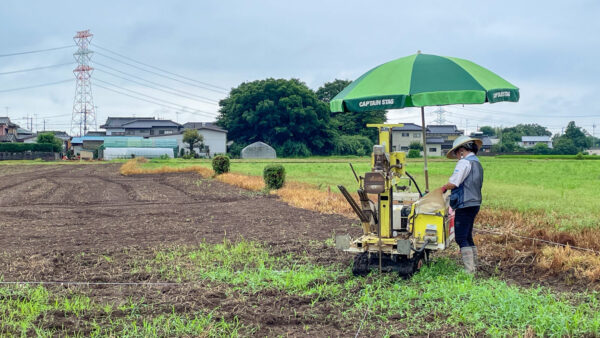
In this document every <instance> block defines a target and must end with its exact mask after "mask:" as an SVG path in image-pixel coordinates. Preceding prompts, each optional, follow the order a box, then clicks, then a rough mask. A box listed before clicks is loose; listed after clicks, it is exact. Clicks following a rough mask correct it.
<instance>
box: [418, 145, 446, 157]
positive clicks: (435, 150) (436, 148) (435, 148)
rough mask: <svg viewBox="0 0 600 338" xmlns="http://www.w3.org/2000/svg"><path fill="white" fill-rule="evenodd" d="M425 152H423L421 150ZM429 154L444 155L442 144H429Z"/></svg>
mask: <svg viewBox="0 0 600 338" xmlns="http://www.w3.org/2000/svg"><path fill="white" fill-rule="evenodd" d="M421 153H423V152H421ZM427 156H442V145H441V144H428V145H427Z"/></svg>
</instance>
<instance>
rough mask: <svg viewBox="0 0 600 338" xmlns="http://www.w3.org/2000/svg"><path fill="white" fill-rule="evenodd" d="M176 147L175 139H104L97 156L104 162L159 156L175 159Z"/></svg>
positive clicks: (118, 137) (119, 137)
mask: <svg viewBox="0 0 600 338" xmlns="http://www.w3.org/2000/svg"><path fill="white" fill-rule="evenodd" d="M177 151H178V145H177V140H176V139H145V138H141V137H124V136H123V137H121V136H117V137H106V138H105V139H104V144H103V145H102V146H101V147H100V148H99V150H98V156H99V157H100V158H103V159H105V160H114V159H120V158H133V157H145V158H155V157H161V156H164V155H166V156H168V157H170V158H173V157H175V154H177Z"/></svg>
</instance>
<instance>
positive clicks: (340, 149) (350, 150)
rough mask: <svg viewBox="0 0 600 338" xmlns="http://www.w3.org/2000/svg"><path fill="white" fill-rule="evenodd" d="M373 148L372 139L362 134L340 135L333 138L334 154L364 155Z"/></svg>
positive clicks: (369, 152)
mask: <svg viewBox="0 0 600 338" xmlns="http://www.w3.org/2000/svg"><path fill="white" fill-rule="evenodd" d="M372 150H373V141H371V139H369V138H368V137H366V136H362V135H342V136H339V137H337V138H336V139H335V147H334V149H333V154H334V155H357V156H366V155H369V154H371V151H372Z"/></svg>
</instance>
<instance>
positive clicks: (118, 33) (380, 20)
mask: <svg viewBox="0 0 600 338" xmlns="http://www.w3.org/2000/svg"><path fill="white" fill-rule="evenodd" d="M599 14H600V2H598V1H591V0H590V1H544V2H538V1H531V2H528V1H508V0H505V1H501V2H489V1H418V2H408V1H369V2H367V1H348V0H346V1H322V0H321V1H308V0H304V1H295V2H292V1H173V0H172V1H151V0H145V1H107V0H104V1H87V2H81V1H78V2H75V1H73V2H70V1H17V0H15V1H13V0H2V1H1V2H0V41H2V46H1V47H0V55H3V54H9V53H16V52H25V51H33V50H39V49H46V48H53V47H61V46H67V45H71V44H73V39H72V38H73V36H74V35H75V32H76V31H78V30H84V29H90V30H91V32H92V33H93V34H94V38H93V40H92V45H91V49H92V50H93V51H95V52H96V53H95V54H94V56H93V57H92V62H91V64H92V66H93V67H95V68H96V71H95V72H94V74H93V77H92V84H93V96H94V104H95V105H96V106H97V110H96V112H97V122H98V126H99V125H101V124H102V123H103V122H104V121H105V120H106V117H107V116H109V115H110V116H129V115H133V114H135V116H160V117H161V118H169V119H173V120H178V121H179V122H180V123H183V122H187V121H211V120H214V116H215V115H216V114H217V110H218V105H216V104H214V103H205V102H200V100H201V101H206V98H208V99H210V100H214V101H217V100H219V99H222V98H224V97H225V96H226V95H227V92H228V90H229V89H231V88H232V87H236V86H237V85H239V84H240V83H241V82H244V81H252V80H257V79H264V78H268V77H274V78H298V79H300V80H302V81H304V82H305V83H306V84H307V85H308V86H309V87H311V88H313V89H317V88H318V87H319V86H320V85H322V84H323V83H325V82H328V81H332V80H334V79H336V78H342V79H350V80H354V79H356V78H357V77H358V76H360V75H361V74H363V73H364V72H366V71H367V70H369V69H371V68H373V67H374V66H377V65H379V64H382V63H384V62H387V61H390V60H393V59H396V58H399V57H403V56H406V55H410V54H414V53H415V52H416V51H417V50H421V51H422V52H423V53H428V54H437V55H446V56H455V57H460V58H465V59H469V60H471V61H474V62H476V63H478V64H480V65H482V66H484V67H486V68H489V69H490V70H492V71H494V72H496V73H497V74H499V75H500V76H502V77H504V78H505V79H507V80H508V81H509V82H511V83H513V84H514V85H516V86H517V87H519V88H520V92H521V101H520V102H518V103H498V104H493V105H490V104H486V105H478V106H467V107H461V106H448V107H445V110H446V111H448V113H446V114H445V118H446V120H447V121H448V122H449V123H455V124H458V125H459V127H461V128H463V129H464V128H465V127H467V128H468V131H472V130H474V129H475V128H476V127H477V126H478V125H479V126H481V125H495V126H500V125H502V126H510V125H514V124H517V123H539V124H542V125H545V126H548V127H549V128H550V129H551V130H552V131H553V132H560V130H561V127H564V126H565V125H566V124H567V123H568V121H570V120H575V121H576V123H577V124H578V125H581V126H583V127H584V128H585V129H587V130H588V131H589V132H590V133H591V132H592V129H593V128H592V126H593V124H598V126H597V128H596V136H600V108H599V105H598V104H596V102H595V100H596V99H597V97H598V96H599V94H600V81H599V75H600V63H599V60H600V34H599V32H600V20H598V15H599ZM101 47H102V48H104V49H101ZM75 50H76V48H75V47H72V48H67V49H60V50H55V51H48V52H42V53H32V54H24V55H18V56H9V57H0V73H6V72H11V71H15V70H23V69H29V68H35V67H42V66H51V65H57V64H62V63H68V62H71V61H72V62H73V63H72V64H67V65H63V66H57V67H53V68H47V69H40V70H35V71H27V72H19V73H13V74H0V116H2V115H6V114H7V113H8V116H10V117H11V119H12V120H14V121H15V122H16V123H19V124H20V125H22V126H25V125H26V123H25V119H23V117H25V116H28V115H29V116H33V115H34V114H37V128H38V129H41V128H42V126H43V121H44V119H45V120H46V129H58V130H67V131H68V130H69V129H70V122H71V113H72V110H73V99H74V92H75V78H74V75H73V72H72V70H73V68H74V66H75V61H74V59H73V55H72V54H73V53H74V52H75ZM111 51H112V52H117V53H119V54H121V55H123V56H126V57H128V58H131V59H133V60H136V61H142V62H144V63H147V64H149V65H152V66H155V67H158V68H159V69H163V70H167V71H169V72H172V73H174V74H179V75H183V76H186V77H188V78H190V79H194V80H197V81H202V82H204V83H207V84H210V85H213V86H216V87H221V88H224V89H226V90H221V89H218V88H215V87H209V88H213V89H215V90H206V89H204V88H201V87H203V85H200V84H199V83H197V82H191V81H189V80H183V79H180V80H183V81H184V82H187V84H185V83H182V82H180V81H173V80H171V79H168V78H165V77H161V76H157V75H155V74H152V73H149V72H145V71H142V70H139V69H137V68H134V67H132V65H133V66H137V67H142V68H143V66H141V65H140V64H137V63H135V62H133V61H131V60H127V59H125V58H123V57H122V56H119V55H116V54H113V53H111ZM119 61H124V62H127V63H129V65H127V64H124V63H122V62H119ZM150 70H152V71H154V72H159V71H158V70H156V69H150ZM119 71H120V72H123V73H119ZM125 74H126V75H125ZM114 75H119V76H120V77H116V76H114ZM169 76H172V77H175V76H174V75H169ZM140 78H141V79H140ZM63 80H70V81H68V82H64V83H60V84H56V85H52V86H44V87H38V88H31V89H23V90H17V91H7V90H10V89H14V88H21V87H29V86H35V85H39V84H47V83H52V82H58V81H63ZM132 80H134V81H137V82H138V83H135V82H133V81H132ZM144 80H148V81H152V82H154V83H156V84H161V85H165V86H168V87H170V88H171V89H165V88H163V89H165V90H168V91H173V90H175V91H176V93H179V94H180V95H184V96H187V97H182V96H175V95H172V94H169V93H165V92H163V91H157V90H156V89H153V88H149V87H147V86H144V85H141V84H146V85H149V86H151V87H156V85H154V84H149V83H148V82H145V81H144ZM100 86H103V87H105V88H101V87H100ZM204 87H205V86H204ZM107 88H109V89H112V90H113V91H111V90H109V89H107ZM127 90H129V91H127ZM115 91H117V92H120V93H117V92H115ZM131 91H133V92H131ZM122 93H126V94H129V95H132V96H137V97H138V98H144V99H148V100H150V99H152V100H162V101H159V102H160V103H162V104H164V105H167V106H169V108H167V107H163V106H159V105H157V104H155V103H149V102H145V101H142V100H139V99H135V98H132V97H129V96H125V95H123V94H122ZM140 94H142V95H147V96H140ZM189 94H192V95H193V96H189ZM200 97H203V98H204V99H201V98H200ZM210 100H209V102H210ZM172 103H173V104H177V105H183V106H185V107H188V110H187V112H182V113H179V114H176V110H175V109H172V108H171V107H170V106H172ZM194 110H196V111H197V112H196V113H195V114H192V113H189V112H191V111H194ZM433 110H434V108H431V109H428V114H427V119H428V121H433V119H434V118H435V116H434V115H433V114H431V113H429V112H430V111H433ZM388 119H389V121H390V122H418V123H420V120H419V119H418V112H417V111H416V110H410V109H407V110H397V111H391V112H390V113H389V114H388Z"/></svg>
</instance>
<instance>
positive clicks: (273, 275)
mask: <svg viewBox="0 0 600 338" xmlns="http://www.w3.org/2000/svg"><path fill="white" fill-rule="evenodd" d="M154 264H158V266H161V267H163V269H165V270H164V271H163V272H169V271H170V272H175V270H177V271H178V272H176V273H175V274H174V275H177V274H180V273H181V271H189V272H190V273H189V274H185V273H184V274H185V275H186V277H187V278H190V280H204V281H206V280H208V281H212V282H216V283H224V284H225V285H229V286H230V287H232V288H233V289H235V290H239V291H241V292H243V293H247V294H254V293H256V292H258V291H260V290H264V289H277V290H281V291H284V292H287V293H289V294H294V295H300V296H303V297H309V298H310V299H311V304H312V305H313V306H314V305H316V304H319V303H321V302H327V303H330V304H332V305H333V304H337V305H335V306H337V307H340V308H345V309H348V310H346V311H345V312H344V313H343V314H342V316H343V318H349V319H348V320H350V318H354V319H356V318H359V317H361V315H362V314H364V311H365V310H366V309H367V308H369V309H370V316H369V318H370V319H369V321H370V322H373V321H374V323H377V325H375V326H376V327H377V328H379V329H378V330H380V329H381V328H382V327H388V331H389V332H391V333H394V332H398V333H405V334H426V333H428V332H430V331H434V330H438V329H440V328H444V327H446V328H448V327H449V328H455V329H457V330H458V331H457V332H463V331H461V330H464V329H465V328H466V329H467V331H468V332H470V333H471V334H486V335H491V336H507V335H508V336H513V335H518V334H522V333H524V332H525V331H526V330H533V332H535V333H536V334H539V335H548V336H552V335H558V336H561V335H582V334H589V333H595V332H598V330H600V299H599V296H598V294H597V293H584V294H581V295H576V294H564V295H561V294H559V295H555V294H552V293H551V292H550V290H548V289H545V288H542V287H537V288H530V289H528V288H521V287H517V286H511V285H508V284H507V283H505V282H504V281H501V280H498V279H495V278H484V279H479V278H474V277H473V276H470V275H467V274H465V273H464V272H462V270H461V269H460V267H458V266H457V265H456V264H455V263H454V262H452V261H450V260H448V259H438V260H436V261H435V262H433V263H432V264H431V265H430V266H426V267H424V268H423V269H422V270H421V271H420V272H419V273H418V274H416V275H415V276H414V277H413V278H412V279H410V280H402V279H399V278H398V277H397V276H396V275H395V274H384V275H383V276H378V275H376V274H371V275H370V276H368V277H367V278H359V277H354V276H352V275H351V272H350V269H349V267H345V268H343V267H340V266H338V265H334V266H329V267H324V266H320V265H317V264H314V263H311V262H310V261H309V260H307V259H305V258H302V257H295V256H290V255H288V256H284V257H273V256H271V255H270V254H269V253H268V251H267V250H266V248H264V247H263V246H261V245H259V244H256V243H252V242H246V241H240V242H238V243H235V244H234V243H231V242H228V241H225V242H223V243H222V244H216V245H210V244H202V245H201V246H200V247H198V248H196V249H191V250H190V249H188V250H187V251H186V250H175V251H170V252H160V253H158V254H157V256H156V258H155V262H154ZM176 267H181V270H179V269H178V268H176ZM167 275H168V273H167ZM391 317H393V318H394V320H390V319H389V318H391Z"/></svg>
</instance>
